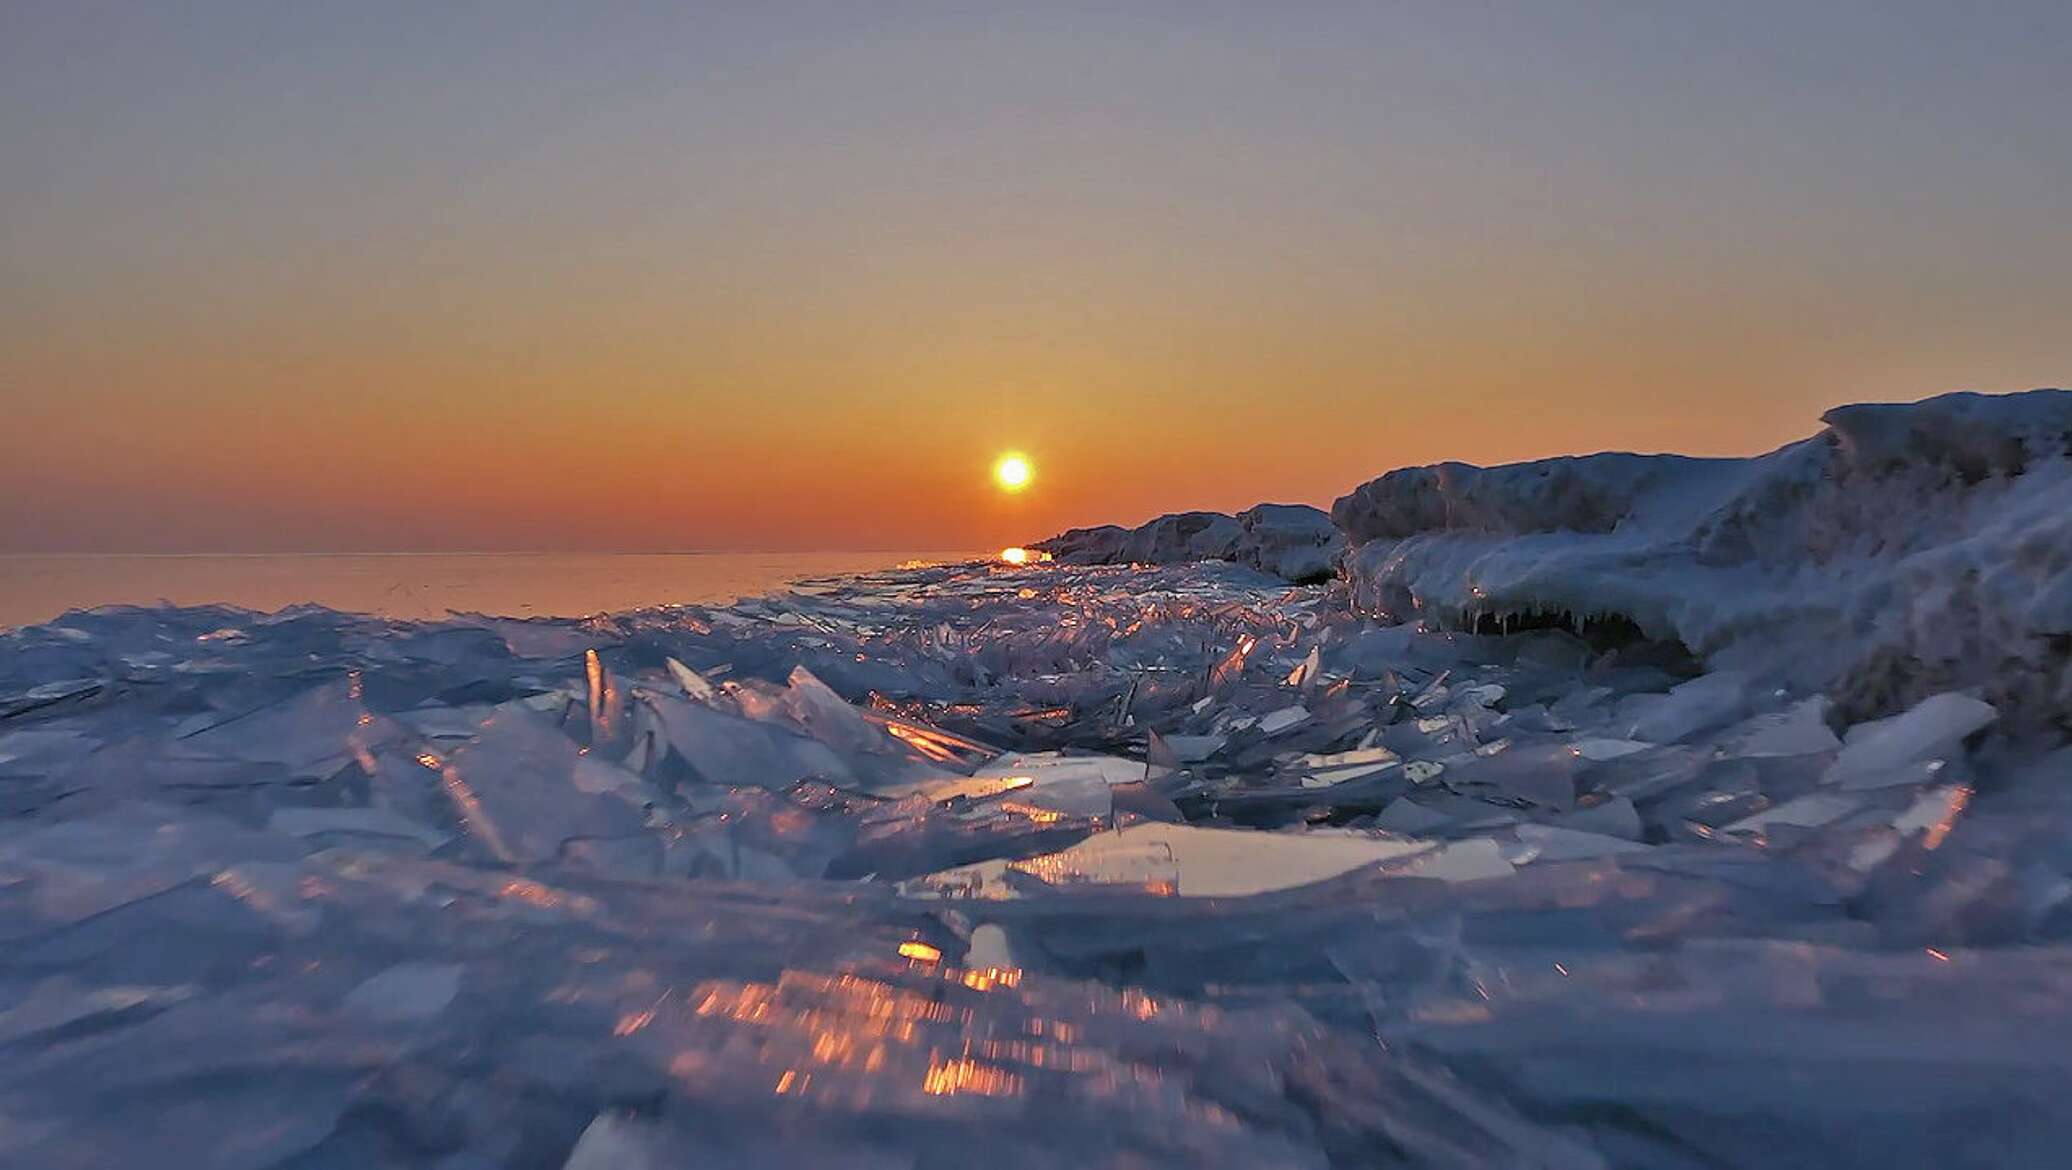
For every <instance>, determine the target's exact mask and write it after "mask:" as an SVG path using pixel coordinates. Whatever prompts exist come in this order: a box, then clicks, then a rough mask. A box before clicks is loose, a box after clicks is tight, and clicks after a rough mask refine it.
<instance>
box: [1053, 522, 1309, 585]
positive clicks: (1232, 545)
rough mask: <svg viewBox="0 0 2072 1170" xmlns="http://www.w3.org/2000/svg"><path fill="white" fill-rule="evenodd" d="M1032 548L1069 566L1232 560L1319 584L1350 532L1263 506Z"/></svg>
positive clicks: (1059, 538) (1085, 531)
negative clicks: (1236, 512) (1344, 532)
mask: <svg viewBox="0 0 2072 1170" xmlns="http://www.w3.org/2000/svg"><path fill="white" fill-rule="evenodd" d="M1029 547H1031V548H1034V549H1038V550H1040V551H1042V552H1047V553H1050V554H1051V555H1052V556H1054V557H1056V558H1057V559H1058V560H1059V561H1062V562H1064V563H1065V564H1068V565H1127V564H1139V565H1174V564H1185V563H1187V562H1189V561H1205V560H1219V561H1231V562H1234V563H1236V564H1240V565H1246V566H1249V567H1251V568H1254V569H1258V570H1259V571H1260V572H1262V573H1271V574H1272V575H1274V576H1276V577H1279V578H1281V579H1282V580H1284V581H1292V582H1296V583H1300V584H1312V583H1316V582H1319V581H1323V580H1326V579H1328V578H1329V577H1330V576H1331V575H1332V573H1333V572H1334V571H1335V569H1336V567H1337V564H1338V557H1339V554H1341V553H1342V552H1344V550H1345V537H1344V536H1343V535H1342V534H1341V533H1340V532H1339V531H1338V529H1337V528H1336V527H1335V526H1334V525H1333V524H1332V523H1331V517H1330V516H1328V515H1326V514H1325V513H1324V512H1323V511H1322V510H1321V509H1318V508H1312V507H1310V506H1309V505H1307V504H1259V505H1256V506H1254V507H1251V508H1247V509H1245V510H1244V511H1242V512H1239V513H1238V514H1237V515H1235V516H1229V515H1225V514H1224V513H1222V512H1173V513H1169V514H1167V515H1164V516H1160V517H1158V518H1157V519H1155V520H1151V521H1149V522H1147V523H1144V524H1141V525H1139V526H1138V527H1136V528H1124V527H1122V526H1120V525H1117V524H1103V525H1101V526H1099V527H1096V528H1073V529H1070V530H1067V531H1065V532H1061V533H1059V534H1058V535H1056V536H1052V537H1049V538H1047V539H1044V540H1039V541H1036V542H1034V543H1033V544H1031V545H1030V546H1029Z"/></svg>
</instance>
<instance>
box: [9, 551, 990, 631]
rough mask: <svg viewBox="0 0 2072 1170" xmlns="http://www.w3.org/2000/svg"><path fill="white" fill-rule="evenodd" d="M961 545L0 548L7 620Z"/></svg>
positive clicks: (405, 612) (615, 588) (518, 597)
mask: <svg viewBox="0 0 2072 1170" xmlns="http://www.w3.org/2000/svg"><path fill="white" fill-rule="evenodd" d="M973 555H975V554H974V553H973V552H972V551H971V550H958V551H954V552H942V551H933V552H804V553H797V552H792V553H784V552H777V553H767V552H765V553H753V552H752V553H307V554H281V553H257V554H250V555H208V554H196V555H178V556H138V555H129V554H109V555H73V554H33V555H19V556H0V626H8V625H17V626H18V625H26V624H28V623H30V622H46V621H49V620H50V619H52V618H54V617H56V616H58V615H59V614H61V613H63V612H64V611H66V610H68V609H86V608H91V607H93V606H97V605H153V604H158V603H160V602H170V603H172V604H174V605H210V604H217V603H221V604H227V605H236V606H242V607H245V608H248V609H266V610H273V609H279V608H280V607H282V606H284V605H296V604H299V603H303V602H310V603H314V604H317V605H323V606H328V607H330V608H332V609H338V610H344V611H346V612H348V613H375V614H381V615H383V616H385V617H400V618H441V617H445V616H446V615H447V614H448V613H455V612H458V613H501V614H512V615H516V616H520V617H581V616H583V615H585V614H592V613H599V612H604V611H611V610H625V609H638V608H640V607H642V606H648V605H663V604H670V603H678V602H713V601H732V600H734V599H735V598H737V597H747V596H753V595H755V594H759V593H764V592H767V591H769V590H771V589H775V588H778V587H779V586H781V585H783V584H785V583H786V582H788V581H796V580H798V579H799V578H801V577H817V576H824V575H827V574H830V573H861V572H867V571H869V570H871V569H882V568H886V567H888V566H891V565H897V564H902V563H905V562H908V561H944V560H963V559H965V558H967V557H970V556H973Z"/></svg>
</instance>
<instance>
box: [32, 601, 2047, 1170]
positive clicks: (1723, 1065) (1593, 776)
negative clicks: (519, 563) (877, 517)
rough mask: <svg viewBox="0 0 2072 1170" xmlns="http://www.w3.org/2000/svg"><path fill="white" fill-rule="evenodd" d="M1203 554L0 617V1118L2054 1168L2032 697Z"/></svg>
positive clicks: (322, 1132) (468, 1143)
mask: <svg viewBox="0 0 2072 1170" xmlns="http://www.w3.org/2000/svg"><path fill="white" fill-rule="evenodd" d="M1696 669H1697V668H1696V667H1695V665H1694V664H1692V663H1689V662H1688V661H1685V662H1680V663H1679V662H1674V661H1669V660H1664V659H1657V658H1651V657H1649V655H1648V654H1647V653H1645V652H1644V651H1643V650H1642V649H1640V648H1633V647H1628V648H1620V649H1613V650H1609V651H1607V650H1605V649H1604V648H1603V647H1601V646H1597V647H1593V646H1592V645H1590V644H1588V643H1586V642H1585V641H1584V640H1583V639H1580V638H1578V637H1576V636H1574V635H1572V634H1571V633H1569V632H1566V631H1561V630H1549V629H1535V630H1525V631H1517V632H1511V633H1507V634H1501V635H1490V634H1474V633H1464V632H1460V631H1445V630H1428V629H1425V628H1423V627H1421V626H1417V625H1384V624H1380V623H1379V622H1377V621H1376V620H1373V619H1371V618H1369V617H1365V616H1362V615H1361V614H1360V613H1359V612H1357V611H1356V610H1355V609H1354V607H1352V606H1351V605H1350V604H1349V603H1348V598H1347V597H1346V595H1345V593H1344V592H1343V590H1342V587H1328V588H1311V587H1299V588H1289V587H1288V586H1287V585H1285V584H1284V583H1282V582H1279V581H1275V580H1273V579H1271V578H1267V577H1262V576H1260V575H1259V574H1257V573H1254V572H1251V571H1249V570H1248V569H1246V568H1243V567H1233V566H1224V565H1216V564H1203V565H1192V566H1169V567H1161V568H1148V567H1141V566H1113V567H1073V566H1065V565H1047V566H1042V567H1040V568H1038V567H1032V568H1029V569H1023V570H1009V569H1005V568H1002V567H998V566H987V565H976V564H975V565H962V566H940V567H933V568H925V569H908V570H900V571H894V572H887V573H881V574H873V575H868V576H864V577H859V578H845V579H831V580H825V581H814V582H804V583H801V584H800V585H798V586H797V587H795V588H794V589H792V590H789V591H786V592H781V593H777V594H772V595H769V596H766V597H762V598H751V599H745V600H744V601H742V602H740V603H737V604H736V605H733V606H726V607H669V608H663V609H657V610H651V611H642V612H636V613H625V614H617V615H606V616H600V617H594V618H589V619H583V620H539V619H528V620H519V619H505V618H494V617H487V616H483V615H457V616H455V617H454V618H453V619H451V620H449V621H444V622H393V621H385V620H380V619H375V618H368V617H360V616H352V615H344V614H337V613H332V612H329V611H325V610H321V609H315V608H311V607H297V608H293V609H289V610H284V611H281V612H279V613H275V614H258V613H250V612H245V611H240V610H234V609H227V608H223V607H202V608H191V609H169V608H160V609H141V608H133V607H125V608H117V609H107V610H97V611H91V612H84V613H74V614H68V615H66V616H64V617H63V618H60V619H59V620H58V621H56V622H53V623H51V624H49V625H47V626H42V627H35V628H30V629H23V630H16V631H5V632H0V696H4V697H5V698H4V702H0V1057H4V1058H5V1059H4V1060H0V1166H5V1167H10V1168H11V1167H15V1166H21V1167H72V1166H78V1167H89V1166H91V1167H98V1166H109V1165H131V1164H138V1165H141V1164H153V1165H175V1166H194V1167H252V1168H264V1167H283V1168H300V1170H312V1168H319V1167H363V1166H370V1165H379V1166H400V1167H427V1168H430V1167H439V1168H442V1170H461V1168H467V1167H504V1166H512V1167H535V1166H537V1167H544V1168H547V1170H559V1168H563V1167H569V1168H573V1170H594V1168H596V1167H604V1166H610V1167H635V1168H638V1167H650V1166H651V1167H663V1166H680V1165H704V1164H711V1165H728V1166H748V1167H762V1166H768V1167H822V1166H829V1165H844V1166H862V1167H878V1166H884V1167H952V1166H956V1167H962V1166H968V1165H970V1164H971V1162H972V1159H973V1157H974V1151H982V1152H983V1161H984V1162H985V1164H987V1165H988V1166H992V1167H1022V1166H1028V1167H1037V1166H1066V1167H1074V1168H1083V1167H1104V1166H1113V1167H1125V1166H1127V1167H1145V1166H1175V1167H1179V1166H1211V1167H1213V1166H1230V1167H1256V1166H1289V1167H1328V1166H1430V1167H1462V1168H1466V1167H1485V1166H1516V1167H1577V1168H1583V1167H1636V1168H1641V1167H1645V1168H1653V1167H1682V1166H1690V1167H1719V1166H1743V1165H1750V1166H1753V1165H1761V1166H1821V1167H1829V1166H1841V1167H1848V1166H1865V1167H1871V1166H1877V1167H1889V1166H1900V1167H1910V1166H1923V1167H1926V1166H1949V1165H2031V1164H2037V1165H2042V1164H2053V1163H2054V1161H2055V1160H2056V1159H2057V1158H2058V1156H2059V1155H2058V1152H2059V1151H2060V1150H2061V1149H2062V1148H2063V1146H2064V1144H2065V1142H2066V1141H2067V1140H2072V1110H2068V1107H2067V1106H2066V1105H2065V1104H2064V1102H2065V1101H2067V1100H2072V1097H2068V1096H2067V1093H2066V1090H2067V1089H2072V1077H2068V1075H2067V1064H2068V1062H2072V1057H2068V1056H2067V1055H2066V1054H2067V1053H2068V1052H2072V1047H2068V1044H2067V1042H2068V1041H2072V1014H2068V1003H2072V950H2068V947H2072V831H2068V830H2072V786H2068V785H2067V784H2066V780H2067V779H2068V778H2072V749H2064V748H2057V747H2055V746H2054V744H2053V743H2052V742H2050V741H2048V740H2040V739H2037V738H2035V737H2034V736H2033V735H2029V736H2028V737H2027V738H2025V737H2024V736H2025V735H2026V734H2027V733H2018V730H2017V729H2014V728H2011V727H2009V726H2008V725H2007V721H2005V720H2001V719H1998V718H1997V717H1996V716H1997V713H1996V712H1995V710H1994V709H1993V708H1992V707H1991V706H1990V705H1989V704H1986V703H1984V702H1981V701H1980V700H1979V699H1978V697H1977V696H1976V695H1972V694H1967V693H1957V692H1952V693H1948V694H1942V695H1933V696H1930V697H1928V698H1926V699H1925V700H1924V701H1921V702H1919V703H1918V704H1916V705H1914V706H1912V707H1909V708H1907V709H1904V710H1901V711H1900V712H1899V713H1898V714H1897V715H1895V716H1893V717H1892V718H1890V719H1887V720H1883V721H1878V722H1872V723H1861V724H1859V725H1857V726H1855V727H1846V726H1842V725H1840V724H1839V722H1838V721H1837V716H1836V714H1835V710H1834V708H1833V707H1832V706H1831V705H1830V704H1829V703H1827V702H1826V701H1825V700H1824V699H1823V697H1822V696H1820V695H1818V694H1805V693H1786V692H1781V691H1776V690H1774V689H1773V688H1771V687H1770V686H1768V685H1762V686H1758V685H1754V684H1753V683H1752V682H1751V680H1750V679H1749V677H1748V676H1746V675H1741V674H1737V673H1733V672H1729V671H1717V672H1712V673H1696V674H1694V673H1693V672H1694V671H1695V670H1696Z"/></svg>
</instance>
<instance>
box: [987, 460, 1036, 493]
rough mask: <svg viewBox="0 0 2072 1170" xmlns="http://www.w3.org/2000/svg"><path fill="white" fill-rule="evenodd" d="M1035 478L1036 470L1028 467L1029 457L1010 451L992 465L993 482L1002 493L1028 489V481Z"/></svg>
mask: <svg viewBox="0 0 2072 1170" xmlns="http://www.w3.org/2000/svg"><path fill="white" fill-rule="evenodd" d="M1035 477H1036V469H1035V468H1034V467H1033V466H1031V465H1030V463H1029V457H1028V456H1026V455H1018V454H1016V453H1014V452H1012V451H1010V452H1008V453H1007V454H1005V455H1002V456H1001V457H1000V458H999V459H998V460H997V461H995V462H994V464H993V482H995V483H997V484H999V485H1000V487H1001V490H1003V491H1010V492H1018V491H1021V490H1022V489H1023V488H1026V487H1028V486H1029V481H1030V480H1032V479H1034V478H1035Z"/></svg>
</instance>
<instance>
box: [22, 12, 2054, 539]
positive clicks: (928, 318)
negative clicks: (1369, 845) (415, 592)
mask: <svg viewBox="0 0 2072 1170" xmlns="http://www.w3.org/2000/svg"><path fill="white" fill-rule="evenodd" d="M2067 60H2072V5H2068V4H2065V3H2063V2H2062V0H2000V2H1996V3H1956V2H1949V3H1935V4H1931V3H1921V2H1915V0H1875V2H1862V3H1857V2H1850V0H1819V2H1815V3H1809V2H1806V0H1792V2H1789V3H1769V2H1752V0H1737V2H1735V3H1731V4H1722V3H1718V2H1716V0H1707V2H1702V3H1698V2H1678V0H1660V2H1655V3H1645V4H1643V3H1631V2H1626V3H1608V2H1607V3H1589V2H1582V0H1575V2H1558V0H1531V2H1520V3H1512V4H1493V3H1476V2H1473V0H1432V2H1429V3H1414V4H1388V3H1368V4H1346V3H1321V2H1319V3H1292V2H1291V3H1287V4H1260V3H1246V4H1223V3H1216V2H1213V0H1190V2H1187V3H1173V4H1163V3H1127V2H1124V3H1114V2H1111V3H1105V4H1094V5H1082V4H1076V3H1070V2H1068V0H1050V2H1046V3H1040V4H1029V5H1010V4H978V3H964V4H906V3H896V2H889V0H888V2H877V3H870V4H857V3H853V2H843V3H831V4H802V3H782V2H776V0H764V2H756V3H742V4H738V5H737V4H695V3H683V2H677V3H630V2H621V3H612V2H596V3H565V4H535V3H525V2H522V0H497V2H482V3H466V2H458V0H456V2H447V3H440V4H422V3H416V2H412V3H402V4H392V3H382V2H377V0H353V2H349V3H348V2H338V3H307V2H297V0H269V2H265V3H249V4H229V3H211V2H204V0H186V2H182V3H178V4H172V3H167V4H146V3H136V2H134V0H125V2H122V3H102V2H100V0H54V2H48V3H46V2H43V0H0V552H35V551H152V552H174V551H345V550H416V549H424V550H434V549H436V550H475V549H482V550H491V549H525V550H563V549H566V550H570V551H577V550H585V551H587V550H666V549H817V548H857V549H864V548H930V549H941V548H983V547H996V546H999V545H1002V544H1007V543H1013V542H1016V541H1020V540H1026V539H1031V538H1034V537H1037V536H1041V535H1044V534H1047V533H1049V532H1052V531H1055V530H1058V529H1060V528H1063V527H1066V526H1068V525H1081V524H1092V523H1103V522H1122V523H1137V522H1140V521H1142V520H1144V519H1147V518H1149V517H1151V516H1153V515H1156V514H1158V513H1160V512H1165V511H1173V510H1178V509H1183V508H1218V509H1226V510H1232V509H1238V508H1243V507H1246V506H1248V505H1250V504H1252V503H1255V502H1258V501H1261V500H1274V501H1307V502H1312V503H1317V504H1320V505H1323V506H1326V507H1328V506H1329V504H1330V501H1331V500H1332V499H1333V498H1334V497H1335V496H1337V495H1340V494H1342V493H1344V492H1346V491H1348V490H1350V489H1351V488H1352V487H1354V486H1356V485H1357V484H1359V483H1361V482H1363V481H1365V480H1367V479H1371V478H1373V477H1374V476H1376V475H1379V474H1381V473H1382V472H1384V471H1386V470H1389V469H1390V468H1393V467H1398V466H1403V465H1409V464H1418V463H1427V462H1433V461H1436V460H1442V459H1464V460H1468V461H1471V462H1477V463H1496V462H1505V461H1511V460H1518V459H1529V458H1538V457H1542V456H1547V455H1553V454H1563V453H1580V452H1586V451H1594V450H1602V449H1624V450H1641V451H1659V450H1674V451H1684V452H1691V453H1698V454H1741V453H1753V452H1756V451H1761V450H1766V449H1769V448H1771V447H1774V446H1776V445H1778V444H1780V443H1783V442H1787V441H1790V440H1792V439H1796V438H1800V437H1803V436H1804V435H1807V434H1810V433H1812V432H1813V431H1814V430H1816V429H1817V428H1818V425H1819V424H1818V421H1817V420H1818V416H1819V414H1820V413H1821V412H1822V411H1823V410H1825V409H1827V408H1828V407H1831V406H1833V405H1836V404H1839V403H1843V402H1850V401H1865V400H1885V401H1892V400H1907V399H1913V398H1919V397H1924V396H1926V395H1930V394H1935V393H1940V392H1943V391H1947V390H1954V389H1976V390H1987V391H2008V390H2019V389H2028V388H2031V387H2035V386H2044V385H2062V384H2065V383H2067V382H2072V376H2068V373H2067V368H2068V363H2072V69H2068V68H2067V67H2066V64H2065V63H2066V61H2067ZM1006 450H1019V451H1023V452H1026V453H1027V454H1028V455H1029V456H1030V457H1031V459H1032V461H1033V462H1034V465H1035V468H1036V481H1035V483H1034V485H1033V486H1032V487H1031V488H1030V489H1029V490H1028V491H1025V492H1023V493H1020V494H1018V495H1007V494H1004V493H1001V492H999V491H997V490H995V489H994V487H993V486H992V484H991V483H990V481H989V478H988V469H989V468H990V467H991V465H992V463H993V460H994V459H995V457H996V456H997V455H998V454H999V453H1000V452H1002V451H1006Z"/></svg>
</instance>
